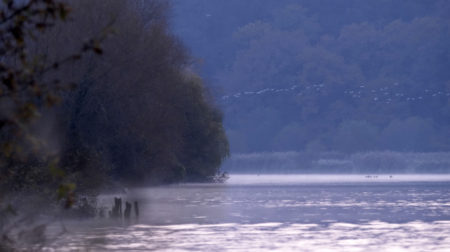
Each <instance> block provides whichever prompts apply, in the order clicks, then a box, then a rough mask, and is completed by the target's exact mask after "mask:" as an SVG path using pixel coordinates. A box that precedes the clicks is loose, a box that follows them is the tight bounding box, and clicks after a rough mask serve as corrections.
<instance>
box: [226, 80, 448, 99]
mask: <svg viewBox="0 0 450 252" xmlns="http://www.w3.org/2000/svg"><path fill="white" fill-rule="evenodd" d="M326 87H327V86H326V85H325V84H314V85H306V86H299V85H293V86H291V87H289V88H281V89H275V88H265V89H261V90H258V91H244V92H238V93H235V94H232V95H225V96H222V98H221V99H222V100H223V101H231V100H233V99H241V98H246V97H251V96H259V95H265V94H282V93H286V94H294V95H297V96H310V95H323V94H325V92H324V91H325V90H326ZM343 95H345V96H347V97H349V98H352V99H369V100H370V101H372V102H383V103H386V104H390V103H392V102H394V101H404V102H421V101H423V100H426V99H433V98H442V97H446V98H450V92H448V91H447V92H445V91H436V90H430V89H423V90H422V92H419V94H418V92H416V94H415V95H412V94H406V93H404V92H402V91H400V88H399V84H398V83H394V84H393V85H392V86H385V87H379V88H368V87H367V86H366V85H364V84H361V85H359V86H358V87H355V88H353V89H348V90H344V91H343Z"/></svg>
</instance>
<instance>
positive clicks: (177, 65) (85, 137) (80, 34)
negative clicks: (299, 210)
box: [0, 0, 228, 192]
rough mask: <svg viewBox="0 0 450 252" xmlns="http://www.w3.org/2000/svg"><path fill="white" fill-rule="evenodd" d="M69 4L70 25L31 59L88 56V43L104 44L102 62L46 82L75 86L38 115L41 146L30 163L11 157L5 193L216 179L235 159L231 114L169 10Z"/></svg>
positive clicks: (54, 32)
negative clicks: (175, 29) (225, 113)
mask: <svg viewBox="0 0 450 252" xmlns="http://www.w3.org/2000/svg"><path fill="white" fill-rule="evenodd" d="M65 3H67V4H68V5H69V6H70V8H71V12H70V15H69V18H68V20H67V21H66V22H58V23H57V24H56V25H55V26H53V27H52V28H51V29H48V30H46V32H44V33H42V34H40V35H39V37H37V38H35V39H34V40H32V39H31V38H30V41H31V42H32V43H31V46H30V48H29V50H30V51H31V52H33V53H34V54H35V55H36V56H39V59H42V61H43V63H48V62H55V61H58V59H61V58H64V57H65V56H66V55H70V53H71V52H73V51H77V50H79V48H83V43H85V41H83V40H84V39H88V38H92V37H97V36H99V35H101V36H102V37H104V39H103V40H102V41H101V42H99V44H98V45H95V48H93V49H94V51H95V53H96V54H94V53H91V54H87V55H84V56H83V57H81V58H80V59H77V61H74V62H70V63H66V64H61V65H60V66H54V67H55V69H54V70H52V71H49V72H48V73H46V74H45V75H44V76H42V78H44V79H48V80H51V79H58V80H62V81H64V83H73V85H72V88H71V89H70V90H60V91H58V92H56V93H55V94H54V97H55V100H56V101H57V102H58V105H57V106H56V107H51V108H45V107H42V109H41V110H39V111H38V112H39V113H40V116H39V117H38V118H37V119H36V120H34V122H33V123H32V124H31V126H30V132H31V135H32V136H33V137H35V138H36V139H39V140H41V141H40V144H39V147H38V148H37V151H32V152H31V154H30V155H29V156H27V158H24V159H19V158H17V157H18V156H21V155H20V153H16V154H17V155H14V153H13V154H11V155H9V161H8V162H4V163H2V168H1V170H2V175H3V174H5V175H6V174H7V176H2V179H1V180H0V183H1V190H2V191H4V190H6V191H7V190H23V189H27V188H28V189H30V188H31V189H39V190H40V188H44V187H45V186H48V185H50V184H53V185H58V184H61V182H62V181H66V182H71V183H72V182H73V183H74V185H75V186H76V188H77V189H76V190H78V191H80V192H90V191H91V190H92V189H94V188H98V186H101V185H105V184H106V185H108V184H109V185H111V184H114V183H120V184H124V185H148V184H159V183H173V182H180V181H208V180H209V179H211V177H212V176H214V175H216V174H217V173H218V171H219V167H220V164H221V162H222V161H223V160H224V158H225V157H226V156H227V155H228V142H227V138H226V136H225V133H224V129H223V126H222V113H221V111H220V110H219V109H218V108H217V107H216V105H215V104H214V100H213V98H212V96H211V95H210V94H209V92H208V90H207V89H206V88H205V87H204V85H203V82H202V79H201V78H200V77H199V76H198V75H196V73H195V71H194V70H193V69H192V68H191V65H192V58H191V56H190V55H189V53H188V52H187V50H186V48H185V47H184V45H183V44H182V43H181V41H180V40H179V39H178V38H177V37H176V36H174V35H173V33H172V32H171V28H170V25H169V16H170V5H169V4H168V2H167V1H159V0H150V1H138V0H136V1H125V0H118V1H101V0H98V1H92V0H76V1H75V0H74V1H66V2H65ZM98 54H100V55H98ZM37 58H38V57H37ZM25 143H26V144H28V147H25V148H24V149H31V148H29V147H31V146H32V145H33V144H32V143H29V142H25ZM14 157H15V158H14ZM72 189H73V188H67V190H72ZM65 190H66V189H65Z"/></svg>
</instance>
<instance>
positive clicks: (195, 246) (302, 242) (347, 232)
mask: <svg viewBox="0 0 450 252" xmlns="http://www.w3.org/2000/svg"><path fill="white" fill-rule="evenodd" d="M69 246H71V248H70V249H79V250H84V249H87V248H89V249H91V250H92V251H103V250H108V251H113V250H116V251H122V250H127V251H129V250H145V251H154V250H158V251H226V250H228V251H350V250H352V251H448V248H449V246H450V221H440V222H432V223H424V222H419V221H415V222H409V223H403V224H391V223H386V222H378V221H372V222H368V223H365V224H349V223H332V224H330V225H327V226H322V225H318V224H285V223H260V224H236V223H224V224H205V225H201V224H180V225H168V226H150V225H134V226H129V227H123V228H98V229H95V230H92V231H89V232H83V233H78V234H72V235H71V236H70V239H67V240H65V241H64V244H61V247H65V248H66V249H67V250H70V249H69ZM61 247H59V248H61Z"/></svg>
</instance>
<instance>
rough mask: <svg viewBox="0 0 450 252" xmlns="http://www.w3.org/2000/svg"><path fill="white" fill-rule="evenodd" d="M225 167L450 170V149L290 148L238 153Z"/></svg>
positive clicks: (246, 169) (400, 171)
mask: <svg viewBox="0 0 450 252" xmlns="http://www.w3.org/2000/svg"><path fill="white" fill-rule="evenodd" d="M223 169H224V170H226V171H227V172H230V173H249V174H282V173H286V174H290V173H300V174H305V173H306V174H321V173H322V174H389V173H390V174H403V173H422V174H426V173H446V174H448V173H449V172H450V153H448V152H435V153H419V152H406V153H405V152H393V151H382V152H358V153H354V154H345V153H339V152H294V151H291V152H271V153H269V152H265V153H250V154H235V155H233V156H232V157H231V158H230V159H228V160H227V161H225V163H224V166H223Z"/></svg>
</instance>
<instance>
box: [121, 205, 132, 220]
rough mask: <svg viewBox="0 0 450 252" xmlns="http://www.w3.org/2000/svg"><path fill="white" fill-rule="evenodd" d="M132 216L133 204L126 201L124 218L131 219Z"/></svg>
mask: <svg viewBox="0 0 450 252" xmlns="http://www.w3.org/2000/svg"><path fill="white" fill-rule="evenodd" d="M130 215H131V203H129V202H128V201H126V202H125V212H124V213H123V217H125V219H130Z"/></svg>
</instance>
